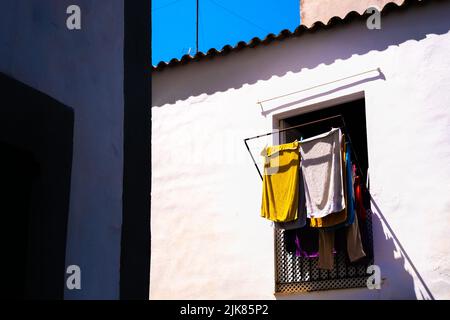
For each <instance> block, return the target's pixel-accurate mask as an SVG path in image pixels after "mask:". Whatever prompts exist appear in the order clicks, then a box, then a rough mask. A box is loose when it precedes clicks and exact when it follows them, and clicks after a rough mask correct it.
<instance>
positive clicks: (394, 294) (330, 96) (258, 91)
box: [150, 1, 450, 299]
mask: <svg viewBox="0 0 450 320" xmlns="http://www.w3.org/2000/svg"><path fill="white" fill-rule="evenodd" d="M448 12H450V3H449V2H448V1H446V2H431V3H429V4H426V5H423V6H421V7H420V8H419V7H413V8H411V9H408V10H406V11H404V12H401V13H394V12H392V13H390V14H388V15H386V16H383V18H382V30H381V31H376V30H373V31H371V30H368V29H366V26H365V22H363V21H360V22H354V23H352V24H346V25H342V26H338V27H335V28H333V29H329V30H324V31H320V32H315V33H313V34H305V35H303V36H301V37H299V38H293V39H288V40H285V41H283V42H275V43H272V44H271V45H269V46H260V47H258V48H254V49H245V50H241V51H239V52H237V53H231V54H229V55H227V56H224V57H218V58H215V59H212V60H204V61H201V62H194V63H190V64H188V65H185V66H179V67H174V68H168V69H166V70H164V71H162V72H155V73H154V74H153V87H152V90H153V103H152V104H153V107H152V113H153V116H152V117H153V118H152V121H153V125H152V172H153V174H152V204H151V210H152V225H151V230H152V261H151V272H150V277H151V284H152V285H151V288H150V298H151V299H164V298H170V299H175V298H180V299H184V298H199V299H200V298H211V299H240V298H254V299H259V298H261V299H271V298H274V295H273V291H274V281H275V280H274V240H273V230H272V228H271V226H270V223H268V222H266V221H265V220H264V219H262V218H261V217H260V216H259V212H260V201H261V181H260V178H259V176H258V174H257V172H256V170H255V168H254V166H253V163H252V161H251V159H250V157H249V155H248V154H247V151H246V149H245V147H244V144H243V139H244V138H245V137H249V136H253V135H256V134H261V133H265V132H268V131H272V130H273V128H274V127H276V126H277V123H278V120H279V119H282V118H283V117H286V116H289V115H293V114H298V113H301V112H305V111H308V110H313V109H317V108H321V107H325V106H329V105H332V104H335V103H337V102H341V101H345V100H349V99H355V98H357V97H364V98H365V100H366V117H367V131H368V132H367V134H368V153H369V167H370V177H371V191H372V195H373V197H374V202H373V209H374V213H375V217H374V222H373V223H374V237H375V240H374V241H375V242H374V246H375V263H376V264H377V265H379V266H380V268H381V272H382V278H383V284H382V289H381V290H368V289H348V290H334V291H327V292H316V293H309V294H302V295H295V296H288V297H284V298H292V299H317V298H335V299H350V298H356V299H391V298H405V299H429V298H438V299H444V298H446V299H449V298H450V258H449V257H450V244H449V242H448V241H447V238H448V230H449V228H450V197H449V195H450V184H449V181H450V167H449V165H448V164H449V163H450V142H449V141H448V137H449V136H450V113H449V111H448V104H449V101H450V90H449V87H450V74H449V72H448V70H449V69H450V58H449V56H448V52H449V50H450V32H449V31H450V20H449V19H448V16H447V13H448ZM376 68H379V70H380V71H381V72H382V73H381V74H380V73H378V72H377V71H373V72H371V73H367V74H364V75H361V76H358V77H353V78H350V79H347V80H345V81H340V82H336V83H333V84H329V85H325V86H322V87H319V88H316V89H313V90H310V91H307V92H303V93H299V94H297V95H293V96H289V97H286V98H283V99H279V100H276V101H272V102H269V103H264V104H263V109H264V112H262V111H261V109H260V106H259V105H257V104H256V102H257V101H258V100H260V99H264V98H270V97H272V96H276V95H280V94H283V93H287V92H291V91H295V90H301V89H303V88H308V87H311V86H314V85H317V84H321V83H326V82H329V81H332V80H335V79H339V78H342V77H346V76H349V75H354V74H357V73H361V72H364V71H368V70H372V69H376ZM275 142H276V141H273V140H270V139H261V140H258V141H254V144H251V145H250V147H251V149H252V151H253V153H254V155H255V156H257V155H258V153H259V151H260V150H261V149H262V147H263V146H264V145H265V144H271V143H275Z"/></svg>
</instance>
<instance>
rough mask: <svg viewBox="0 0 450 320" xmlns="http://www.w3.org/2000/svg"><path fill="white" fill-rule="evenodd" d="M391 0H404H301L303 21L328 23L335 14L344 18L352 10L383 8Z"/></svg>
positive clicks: (400, 2) (395, 0)
mask: <svg viewBox="0 0 450 320" xmlns="http://www.w3.org/2000/svg"><path fill="white" fill-rule="evenodd" d="M390 2H394V3H396V4H398V5H400V4H402V3H403V2H404V0H340V1H333V0H300V17H301V23H302V24H304V25H306V26H311V25H312V24H313V23H314V22H316V21H321V22H323V23H324V24H327V22H328V20H330V19H331V18H333V17H334V16H338V17H341V18H343V17H345V15H346V14H347V13H349V12H350V11H356V12H358V13H363V12H364V11H365V10H366V9H367V8H369V7H373V6H376V7H377V8H379V9H382V8H383V7H384V6H385V5H386V4H387V3H390Z"/></svg>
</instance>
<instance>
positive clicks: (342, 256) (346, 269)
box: [275, 210, 373, 293]
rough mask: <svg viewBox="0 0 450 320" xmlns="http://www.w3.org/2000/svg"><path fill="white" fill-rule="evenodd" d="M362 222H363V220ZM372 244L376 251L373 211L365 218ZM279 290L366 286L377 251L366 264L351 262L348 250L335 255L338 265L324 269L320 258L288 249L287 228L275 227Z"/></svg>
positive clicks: (296, 291) (291, 290) (308, 290)
mask: <svg viewBox="0 0 450 320" xmlns="http://www.w3.org/2000/svg"><path fill="white" fill-rule="evenodd" d="M360 223H362V222H360ZM365 223H366V228H367V229H366V230H367V233H368V240H369V241H368V242H369V243H368V245H369V248H370V251H371V252H372V253H373V235H372V212H371V210H367V217H366V219H365ZM275 258H276V268H275V269H276V270H275V272H276V288H275V291H276V293H299V292H310V291H319V290H331V289H344V288H363V287H366V286H367V279H368V277H369V276H370V275H369V274H367V273H366V270H367V267H368V266H369V265H371V264H373V254H372V257H371V259H370V260H367V259H366V261H365V263H364V264H349V263H348V262H347V260H346V253H345V252H337V253H336V254H335V256H334V259H335V260H334V268H333V269H332V270H321V269H319V268H318V267H317V264H318V258H305V257H297V256H295V253H294V254H292V253H289V252H287V251H286V250H285V244H284V237H283V230H280V229H277V230H275Z"/></svg>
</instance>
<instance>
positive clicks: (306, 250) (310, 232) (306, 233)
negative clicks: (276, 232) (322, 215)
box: [283, 219, 319, 258]
mask: <svg viewBox="0 0 450 320" xmlns="http://www.w3.org/2000/svg"><path fill="white" fill-rule="evenodd" d="M307 220H308V221H307V222H306V225H305V226H304V227H303V228H297V229H292V230H284V231H283V236H284V245H285V248H286V251H287V252H289V253H292V254H295V256H296V257H305V258H315V257H318V256H319V232H318V230H317V228H311V227H310V226H309V225H310V221H309V220H310V219H307Z"/></svg>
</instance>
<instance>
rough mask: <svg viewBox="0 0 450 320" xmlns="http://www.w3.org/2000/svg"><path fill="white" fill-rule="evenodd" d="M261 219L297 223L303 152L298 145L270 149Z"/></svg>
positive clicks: (268, 149) (264, 179)
mask: <svg viewBox="0 0 450 320" xmlns="http://www.w3.org/2000/svg"><path fill="white" fill-rule="evenodd" d="M263 155H264V156H265V160H266V161H265V164H264V176H263V192H262V205H261V217H264V218H266V219H269V220H272V221H276V222H287V221H292V220H295V219H297V215H298V187H299V186H298V183H299V177H298V174H299V164H300V152H299V142H298V141H294V142H291V143H286V144H282V145H279V146H271V147H267V148H265V149H264V150H263Z"/></svg>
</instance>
